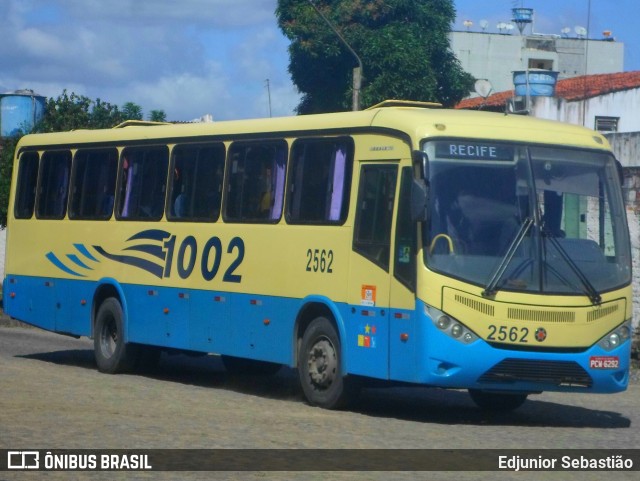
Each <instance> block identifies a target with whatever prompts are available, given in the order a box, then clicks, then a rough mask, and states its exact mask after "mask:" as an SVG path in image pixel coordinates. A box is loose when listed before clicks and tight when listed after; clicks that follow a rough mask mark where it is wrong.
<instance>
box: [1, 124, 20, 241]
mask: <svg viewBox="0 0 640 481" xmlns="http://www.w3.org/2000/svg"><path fill="white" fill-rule="evenodd" d="M19 139H20V136H14V137H9V138H6V139H3V140H2V147H1V148H0V228H2V229H4V228H5V227H6V226H7V212H8V210H9V191H10V189H11V173H12V172H13V155H14V152H15V150H16V145H17V143H18V140H19Z"/></svg>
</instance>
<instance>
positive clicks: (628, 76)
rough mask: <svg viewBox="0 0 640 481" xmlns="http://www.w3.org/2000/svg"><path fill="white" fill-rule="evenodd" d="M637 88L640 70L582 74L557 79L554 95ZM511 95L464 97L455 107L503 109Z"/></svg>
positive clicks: (570, 98)
mask: <svg viewBox="0 0 640 481" xmlns="http://www.w3.org/2000/svg"><path fill="white" fill-rule="evenodd" d="M637 88H640V71H634V72H618V73H609V74H599V75H582V76H580V77H573V78H568V79H564V80H559V81H558V83H557V84H556V90H555V96H556V97H558V98H562V99H564V100H565V101H569V102H572V101H577V100H585V99H589V98H593V97H600V96H602V95H606V94H610V93H615V92H621V91H625V90H633V89H637ZM513 96H514V90H506V91H503V92H498V93H495V94H493V95H491V96H489V97H487V99H486V100H485V99H483V98H482V97H474V98H468V99H464V100H462V101H461V102H460V103H459V104H458V105H457V106H456V108H458V109H479V108H482V109H483V110H504V107H505V104H506V103H507V101H508V100H509V99H511V98H512V97H513Z"/></svg>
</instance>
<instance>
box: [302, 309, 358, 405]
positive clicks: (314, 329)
mask: <svg viewBox="0 0 640 481" xmlns="http://www.w3.org/2000/svg"><path fill="white" fill-rule="evenodd" d="M298 376H299V378H300V384H301V386H302V390H303V392H304V395H305V397H306V398H307V401H308V402H309V404H311V405H313V406H319V407H322V408H326V409H341V408H344V407H346V406H347V405H348V404H349V403H350V402H351V401H352V400H353V398H354V396H355V394H356V386H355V384H354V382H353V380H352V379H349V378H346V377H344V376H343V375H342V357H341V350H340V338H339V337H338V334H337V333H336V330H335V328H334V326H333V324H332V323H331V322H330V321H329V320H328V319H327V318H325V317H318V318H316V319H314V320H313V321H312V322H311V324H309V327H308V328H307V330H306V331H305V332H304V335H303V336H302V344H301V346H300V352H299V353H298Z"/></svg>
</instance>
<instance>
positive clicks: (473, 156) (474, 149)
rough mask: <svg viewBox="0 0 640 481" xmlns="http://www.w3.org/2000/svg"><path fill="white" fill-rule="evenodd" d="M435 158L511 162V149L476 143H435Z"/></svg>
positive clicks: (497, 145)
mask: <svg viewBox="0 0 640 481" xmlns="http://www.w3.org/2000/svg"><path fill="white" fill-rule="evenodd" d="M436 157H438V158H445V159H447V158H448V159H467V160H508V161H511V160H513V147H509V146H505V145H500V144H487V143H478V142H464V141H453V140H452V141H447V142H436Z"/></svg>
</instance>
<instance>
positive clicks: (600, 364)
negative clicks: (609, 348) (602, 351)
mask: <svg viewBox="0 0 640 481" xmlns="http://www.w3.org/2000/svg"><path fill="white" fill-rule="evenodd" d="M589 367H590V368H591V369H618V367H620V358H619V357H618V356H592V357H590V358H589Z"/></svg>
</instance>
